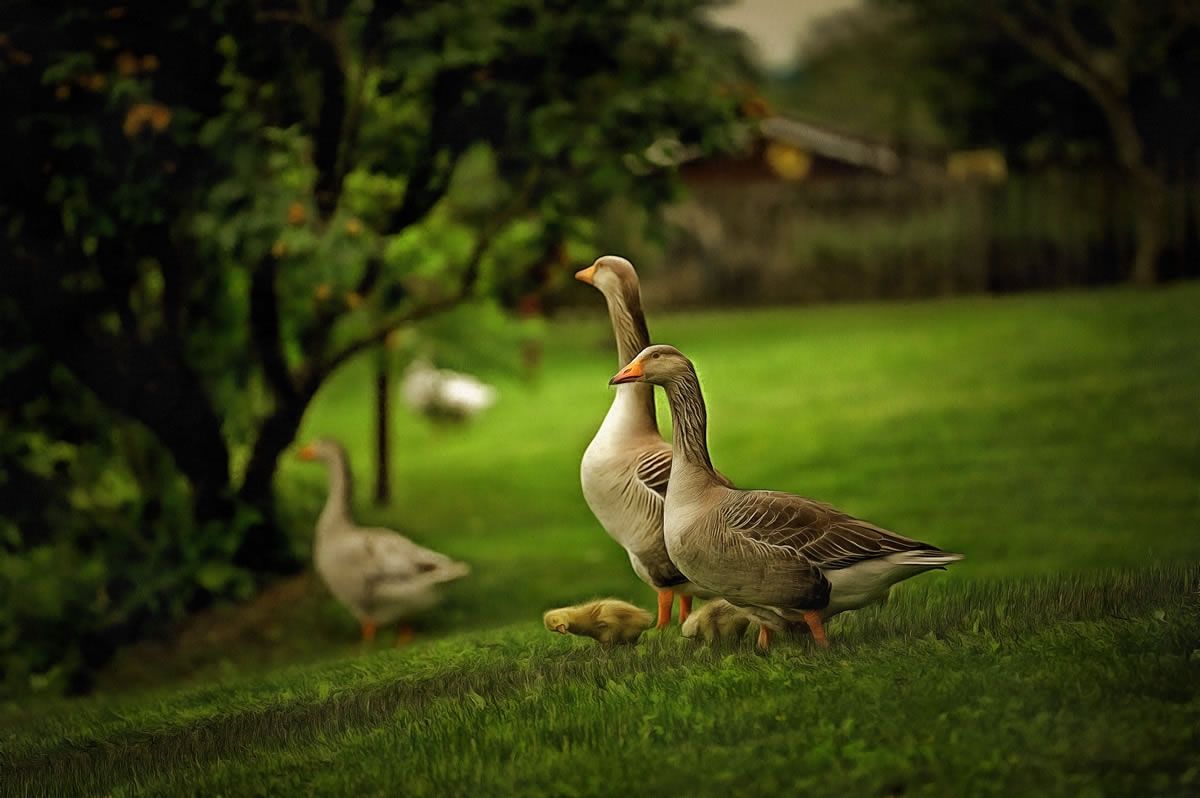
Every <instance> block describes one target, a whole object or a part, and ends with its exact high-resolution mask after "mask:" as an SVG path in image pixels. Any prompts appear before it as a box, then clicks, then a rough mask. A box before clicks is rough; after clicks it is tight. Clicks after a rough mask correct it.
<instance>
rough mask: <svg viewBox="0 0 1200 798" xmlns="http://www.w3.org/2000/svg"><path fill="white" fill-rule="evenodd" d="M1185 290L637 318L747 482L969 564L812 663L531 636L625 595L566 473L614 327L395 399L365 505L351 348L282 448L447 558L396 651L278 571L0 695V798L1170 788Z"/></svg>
mask: <svg viewBox="0 0 1200 798" xmlns="http://www.w3.org/2000/svg"><path fill="white" fill-rule="evenodd" d="M581 290H583V289H581ZM596 304H597V306H599V305H600V304H601V303H600V300H599V297H596ZM1198 307H1200V285H1195V284H1190V285H1179V286H1174V287H1171V288H1167V289H1163V290H1158V291H1153V292H1142V291H1105V292H1096V293H1069V294H1054V295H1039V296H1021V297H1012V298H1000V299H987V298H973V299H962V300H953V301H943V302H932V303H918V304H910V305H859V306H846V307H833V308H812V309H809V308H794V309H780V310H764V311H754V312H737V313H733V312H729V313H724V312H711V313H702V314H701V313H690V314H679V315H664V314H653V313H652V314H651V317H650V326H651V332H652V334H653V336H654V337H655V339H656V340H658V341H662V342H667V343H673V344H675V345H677V346H679V347H680V348H681V349H682V350H683V351H684V352H685V353H686V354H688V355H689V356H690V357H692V359H693V360H694V361H695V362H696V364H697V368H698V370H699V371H700V377H701V381H702V383H703V385H704V388H705V392H706V397H707V399H708V402H709V413H710V431H709V432H710V442H711V447H712V454H713V459H714V463H715V465H716V466H717V467H718V468H720V469H721V470H722V471H724V472H725V473H726V474H728V475H729V476H730V477H731V478H732V479H734V480H735V481H736V482H737V483H738V484H739V485H740V486H742V487H770V488H777V489H783V490H791V491H794V492H797V493H802V494H805V495H809V496H813V497H815V498H821V499H824V500H827V501H831V502H833V503H834V504H836V505H838V506H840V507H842V508H843V509H845V510H848V511H850V512H852V513H855V514H857V515H860V516H862V517H865V518H868V519H870V520H872V521H875V522H876V523H880V524H882V525H884V526H887V527H889V528H891V529H894V530H896V531H897V532H900V533H902V534H907V535H910V536H913V537H917V538H920V539H922V540H927V541H929V542H931V543H934V544H936V545H938V546H941V547H944V548H947V549H952V550H955V551H961V552H964V553H965V554H966V555H967V557H968V559H967V560H965V561H964V562H962V563H960V564H957V565H955V566H954V567H952V568H951V569H950V570H949V571H947V572H945V573H936V574H930V575H926V576H923V577H919V578H917V579H915V580H913V581H911V582H908V583H906V584H904V585H903V586H902V587H901V588H900V589H899V590H898V591H897V594H896V596H895V598H894V599H893V601H892V602H890V603H889V604H888V605H886V606H884V607H879V608H871V609H868V610H864V611H862V612H859V613H857V614H850V615H848V616H842V617H841V618H839V619H837V620H835V621H834V622H832V623H831V624H830V627H829V633H830V639H831V643H832V647H831V648H830V649H829V650H828V651H817V650H814V649H812V648H811V647H810V646H809V645H808V644H807V643H806V642H805V641H799V640H798V641H786V640H785V641H783V642H782V643H781V644H780V645H778V646H777V647H776V648H774V649H773V650H772V651H771V652H770V653H769V654H768V655H766V656H760V655H758V654H756V653H755V652H754V650H753V647H752V638H751V636H747V639H746V640H745V641H743V642H742V643H741V644H737V645H728V646H718V647H715V648H706V647H704V646H702V645H697V644H693V643H692V641H688V640H684V639H682V638H680V637H679V636H678V633H677V627H672V628H671V629H669V630H667V632H665V633H663V634H658V633H649V634H648V635H646V636H645V637H643V642H642V643H641V644H640V645H638V646H637V647H635V648H632V649H623V650H614V651H603V650H600V649H599V648H597V647H596V646H595V645H594V644H593V643H592V641H590V640H583V639H572V638H562V637H559V636H556V635H550V634H549V633H547V632H545V631H544V630H542V629H541V628H540V614H541V612H542V611H543V610H544V609H546V608H548V607H551V606H557V605H560V604H565V603H575V602H579V601H583V600H586V599H588V598H592V597H595V596H599V595H615V596H620V597H623V598H626V599H629V600H633V601H635V602H637V603H639V604H641V605H642V606H645V607H648V608H649V607H651V605H652V603H653V596H652V593H651V591H650V590H649V588H647V587H645V586H644V585H643V584H642V583H641V582H639V581H638V580H637V579H636V577H634V576H633V574H632V572H631V571H630V569H629V566H628V561H627V559H626V558H625V556H624V554H623V552H621V551H620V550H619V549H618V548H617V546H616V545H615V544H614V543H612V542H611V541H610V540H609V539H608V537H607V536H606V535H605V534H604V532H603V531H602V530H601V529H600V528H599V526H598V525H597V524H596V523H595V521H594V520H593V519H592V518H591V516H590V514H589V513H588V510H587V507H586V505H585V504H584V502H583V499H582V496H581V495H580V491H579V485H578V465H579V457H580V455H581V453H582V451H583V448H584V447H585V446H586V444H587V441H588V440H589V439H590V437H591V435H592V433H593V432H594V431H595V428H596V426H597V425H598V424H599V420H600V418H601V417H602V415H603V413H604V412H605V410H606V408H607V406H608V403H609V401H610V400H611V394H610V392H609V389H608V388H607V385H606V382H607V378H608V377H609V376H610V375H611V374H612V373H613V372H614V371H615V370H616V368H617V366H618V364H617V363H616V358H615V355H614V354H613V345H612V341H611V335H610V333H609V330H608V327H607V320H606V319H604V318H601V317H599V316H596V317H591V318H585V319H578V320H562V321H558V322H555V323H554V324H553V325H551V328H550V333H549V335H548V336H547V341H546V352H545V358H544V368H543V370H542V372H541V375H540V377H539V378H538V380H537V382H536V383H534V384H525V383H520V382H515V381H511V380H509V381H501V382H500V384H499V387H500V389H501V391H502V398H501V401H500V402H499V404H498V405H496V406H495V407H494V408H492V409H491V410H489V411H488V412H487V413H486V414H485V415H483V416H482V417H480V418H479V419H477V420H476V421H475V422H474V423H472V424H471V425H470V426H469V427H468V428H466V429H462V430H439V429H434V428H432V427H431V426H430V425H429V424H427V423H426V422H424V421H423V420H420V419H416V418H414V417H412V416H411V415H409V414H408V413H407V412H405V411H398V413H397V429H396V446H395V458H394V462H393V470H394V473H395V474H396V486H395V487H396V491H395V492H396V500H395V502H394V506H393V507H392V508H387V509H377V508H372V507H370V506H369V503H368V501H367V498H368V495H369V490H368V488H369V486H368V484H367V479H366V475H367V473H368V466H369V463H370V457H369V448H368V442H369V440H370V436H371V430H370V427H369V421H368V420H369V418H370V406H369V401H370V397H371V391H370V389H369V382H368V378H369V373H368V371H367V369H366V366H365V364H364V365H361V366H359V365H355V366H353V367H351V368H350V369H348V370H346V371H345V372H344V373H343V374H341V375H340V378H339V379H338V380H337V381H335V382H334V383H332V384H330V385H329V386H327V388H326V390H325V391H324V392H323V393H322V394H321V395H320V396H319V397H318V401H317V403H316V405H315V406H314V407H313V408H312V410H311V411H310V413H309V415H308V417H307V418H306V419H305V424H304V430H303V433H302V437H305V438H306V437H309V436H314V435H334V436H337V437H340V438H341V439H343V440H344V441H345V443H346V444H347V445H348V447H349V449H350V452H351V459H352V463H353V465H354V466H355V470H356V472H357V473H358V474H360V476H361V478H360V481H359V485H358V490H357V502H356V504H357V507H358V508H359V513H358V514H359V518H360V520H362V521H366V522H378V523H383V524H387V525H390V526H393V527H395V528H398V529H402V530H404V531H406V532H407V533H408V534H410V535H411V536H412V537H413V538H414V539H417V540H418V541H420V542H424V543H428V544H430V545H432V546H434V547H436V548H439V549H441V550H443V551H445V552H447V553H448V554H451V555H453V556H456V557H460V558H462V559H465V560H467V561H469V562H471V563H472V564H473V566H474V569H475V570H474V573H473V574H472V576H471V578H470V579H469V580H465V581H464V582H462V583H460V584H457V585H454V586H453V587H452V588H451V589H450V590H448V591H447V595H448V600H447V602H446V603H445V604H444V605H443V606H442V607H440V608H438V609H437V610H434V611H432V612H430V613H429V614H428V615H427V616H425V617H424V618H422V619H421V620H420V622H419V625H418V628H419V630H420V634H419V636H418V642H416V643H414V644H412V645H410V646H408V647H405V648H402V649H393V648H391V647H390V646H389V641H388V635H387V634H386V633H385V634H384V635H382V636H381V637H382V639H381V641H379V642H378V643H377V644H376V646H375V648H374V649H373V650H372V651H370V652H368V653H367V654H366V655H363V656H359V655H358V654H357V645H356V640H357V638H356V635H357V627H356V624H355V623H354V622H353V621H352V619H351V618H350V616H349V615H348V613H346V612H345V611H344V610H343V609H341V608H340V607H339V606H338V605H337V604H336V603H335V602H333V600H332V599H331V598H329V597H328V595H327V594H326V593H325V592H324V590H323V588H321V587H320V586H319V585H316V584H314V583H312V582H311V580H309V581H299V582H296V583H293V584H291V585H289V586H283V587H281V588H280V589H279V590H278V591H276V592H275V593H274V594H269V595H268V597H267V598H265V599H263V600H262V601H260V602H258V603H257V604H256V605H255V606H254V607H253V608H251V610H246V609H244V608H227V609H225V610H222V611H220V612H216V613H212V614H211V616H210V617H209V618H208V619H206V621H205V622H204V623H203V624H198V625H197V626H196V628H193V629H191V630H189V631H188V632H187V633H185V635H184V637H183V638H181V641H180V642H178V643H176V644H173V645H154V644H150V645H147V646H143V647H140V648H138V649H135V650H133V651H131V652H129V653H127V654H126V655H125V656H124V657H122V658H121V659H119V660H118V662H117V663H116V664H115V665H114V667H113V669H112V670H111V671H110V673H109V674H108V675H107V676H106V678H105V682H104V683H105V685H106V687H107V688H108V689H107V690H106V691H105V692H102V693H101V694H99V695H97V696H96V697H94V698H89V699H85V700H76V701H44V702H40V703H38V704H36V705H32V706H31V705H28V704H27V705H24V706H12V707H5V708H0V774H3V776H2V777H0V784H2V786H3V789H0V792H3V793H5V794H9V793H11V794H17V795H46V794H74V793H83V794H111V795H124V794H139V793H140V794H148V795H158V794H172V793H182V794H196V795H216V794H229V795H243V794H247V795H255V794H262V795H266V794H273V795H279V794H282V795H293V794H310V793H311V794H332V795H343V794H366V795H372V794H378V795H396V794H406V795H445V794H476V795H509V794H552V795H597V794H620V793H626V794H634V795H637V794H650V793H670V794H679V795H710V794H712V795H717V794H721V795H728V794H748V795H749V794H756V795H757V794H799V793H800V792H803V793H804V794H808V795H898V794H906V795H921V794H926V795H981V794H993V793H994V794H997V795H1001V794H1005V795H1009V794H1013V793H1015V792H1019V791H1023V792H1026V793H1028V794H1036V795H1064V796H1079V795H1150V794H1161V795H1182V794H1194V793H1196V792H1198V791H1200V347H1198V346H1197V342H1198V341H1200V313H1198V312H1197V308H1198ZM659 398H660V408H662V409H661V413H660V415H661V420H662V422H663V424H664V427H665V426H666V424H667V414H666V410H665V407H664V404H663V402H662V400H661V395H660V397H659ZM279 486H280V491H281V496H282V497H283V500H284V504H285V505H286V508H287V513H288V516H289V518H291V519H293V521H294V525H295V529H296V533H297V540H298V543H299V544H302V545H305V546H307V545H308V543H309V541H310V536H311V528H312V527H311V525H312V522H313V520H314V519H315V516H316V513H317V512H318V510H319V508H320V504H321V502H322V501H323V498H324V474H323V472H322V471H321V470H320V469H319V468H317V467H314V466H312V465H309V464H303V463H298V462H293V461H291V460H289V461H288V462H286V463H285V464H284V466H283V468H282V470H281V474H280V479H279ZM272 596H273V597H272Z"/></svg>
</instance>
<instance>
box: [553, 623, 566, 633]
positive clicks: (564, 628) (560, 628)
mask: <svg viewBox="0 0 1200 798" xmlns="http://www.w3.org/2000/svg"><path fill="white" fill-rule="evenodd" d="M554 628H555V629H557V630H558V633H559V634H560V635H565V634H566V633H567V627H565V626H563V625H562V624H561V623H560V624H559V625H558V626H556V627H554Z"/></svg>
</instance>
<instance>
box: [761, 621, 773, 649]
mask: <svg viewBox="0 0 1200 798" xmlns="http://www.w3.org/2000/svg"><path fill="white" fill-rule="evenodd" d="M770 645H771V630H770V628H769V627H767V626H763V625H760V626H759V627H758V647H759V648H760V649H761V650H763V651H766V650H767V647H768V646H770Z"/></svg>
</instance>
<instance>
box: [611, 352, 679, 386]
mask: <svg viewBox="0 0 1200 798" xmlns="http://www.w3.org/2000/svg"><path fill="white" fill-rule="evenodd" d="M692 373H694V370H693V369H692V361H690V360H688V359H687V358H686V357H684V354H683V352H680V351H679V350H678V349H676V348H675V347H673V346H668V345H667V344H655V345H654V346H648V347H646V348H645V349H643V350H642V351H641V352H639V353H638V355H637V357H635V358H634V359H633V360H631V361H629V363H628V365H626V366H625V368H623V369H621V370H620V371H618V372H617V373H616V374H615V375H613V378H612V379H611V380H609V381H608V384H609V385H623V384H625V383H627V382H649V383H651V384H653V385H667V384H668V383H670V382H673V381H674V380H677V379H679V378H680V377H683V376H686V375H688V374H692Z"/></svg>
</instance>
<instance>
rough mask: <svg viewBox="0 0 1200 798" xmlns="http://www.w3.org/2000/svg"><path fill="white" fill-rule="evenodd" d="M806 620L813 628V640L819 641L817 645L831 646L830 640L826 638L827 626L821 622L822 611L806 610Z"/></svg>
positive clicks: (810, 627) (822, 646) (809, 626)
mask: <svg viewBox="0 0 1200 798" xmlns="http://www.w3.org/2000/svg"><path fill="white" fill-rule="evenodd" d="M804 622H805V623H806V624H808V628H809V629H811V630H812V636H813V640H815V641H817V645H818V646H820V647H821V648H829V641H828V640H826V639H825V626H824V624H822V623H821V613H819V612H817V611H816V610H805V611H804Z"/></svg>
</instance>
